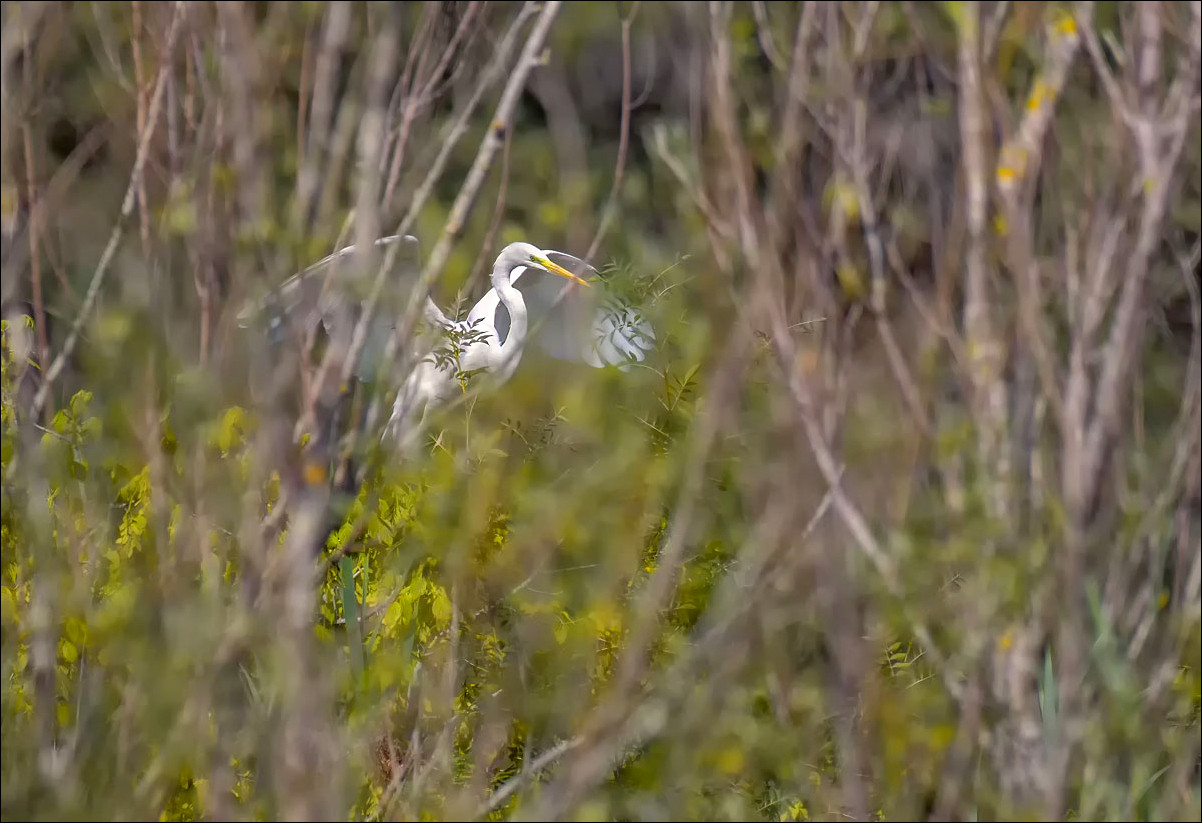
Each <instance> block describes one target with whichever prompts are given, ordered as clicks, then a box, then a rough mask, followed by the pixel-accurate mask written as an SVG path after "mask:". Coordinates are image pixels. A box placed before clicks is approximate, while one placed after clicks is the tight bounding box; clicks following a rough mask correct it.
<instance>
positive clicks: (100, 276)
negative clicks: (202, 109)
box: [9, 0, 187, 470]
mask: <svg viewBox="0 0 1202 823" xmlns="http://www.w3.org/2000/svg"><path fill="white" fill-rule="evenodd" d="M186 8H187V4H186V3H185V2H183V0H176V3H175V4H174V6H173V9H172V14H171V26H170V28H169V29H168V31H167V45H166V47H165V48H164V49H163V64H162V66H161V67H160V68H159V76H158V80H156V81H155V85H154V94H153V95H152V96H151V98H150V111H149V115H148V117H147V121H146V129H145V130H144V131H143V132H142V133H141V134H140V135H139V140H138V153H137V156H136V157H135V158H134V167H133V171H132V172H130V176H129V184H128V186H127V187H126V189H125V197H124V199H123V200H122V202H121V211H120V213H119V214H118V215H117V223H116V225H115V226H113V231H112V233H111V234H110V235H109V240H108V244H107V245H106V246H105V247H104V252H103V253H102V254H101V255H100V262H99V263H97V264H96V271H94V272H93V273H92V280H91V282H90V283H89V284H88V290H87V293H85V294H84V298H83V304H82V305H81V306H80V308H79V314H78V315H76V317H75V322H74V323H72V324H71V331H70V332H69V333H68V334H67V339H66V341H64V343H63V348H62V350H61V351H60V352H59V353H58V356H57V357H56V358H55V359H54V362H53V363H52V364H51V365H50V368H49V369H47V371H46V378H45V380H44V381H43V382H42V385H41V387H40V388H39V389H38V393H37V394H36V395H35V396H34V399H33V407H32V410H31V414H30V417H31V418H32V419H35V420H36V419H37V418H38V417H39V416H40V415H41V413H42V408H43V407H44V406H45V405H46V399H47V398H48V397H49V395H50V389H51V387H52V386H53V385H54V381H55V379H57V378H58V376H59V374H60V373H61V372H62V370H63V368H64V367H65V366H66V364H67V360H68V359H69V358H70V357H71V354H72V353H73V352H74V351H75V346H76V344H77V343H78V342H79V334H80V332H81V331H82V330H83V326H84V323H86V322H87V320H88V317H89V315H91V313H92V308H93V307H94V306H95V305H96V298H97V297H98V296H99V294H100V287H101V286H102V285H104V279H105V276H106V275H107V274H108V270H109V266H111V265H112V262H113V257H114V256H116V254H117V246H118V245H119V244H120V243H121V238H122V237H123V236H124V234H125V226H126V224H127V223H128V222H129V218H130V215H131V214H132V213H133V209H134V204H135V202H136V200H137V192H138V188H139V185H140V182H141V179H142V174H143V172H144V170H145V168H146V158H147V156H148V154H149V150H150V140H151V138H152V137H153V136H154V131H155V126H156V125H157V124H158V120H159V109H160V108H161V107H162V103H163V92H164V91H165V89H166V88H167V74H168V72H170V71H171V68H172V66H171V55H172V52H173V51H174V50H175V41H176V38H177V37H178V35H179V30H180V26H181V24H182V23H183V20H184V17H185V16H186V15H185V9H186ZM9 465H10V470H11V467H12V466H14V465H16V461H14V462H13V463H11V464H9Z"/></svg>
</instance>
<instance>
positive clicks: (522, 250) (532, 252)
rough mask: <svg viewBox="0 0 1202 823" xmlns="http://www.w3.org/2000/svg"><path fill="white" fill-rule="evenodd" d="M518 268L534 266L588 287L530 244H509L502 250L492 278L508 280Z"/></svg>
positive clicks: (585, 282)
mask: <svg viewBox="0 0 1202 823" xmlns="http://www.w3.org/2000/svg"><path fill="white" fill-rule="evenodd" d="M519 266H536V267H538V268H540V269H543V270H544V271H549V272H551V274H557V275H559V276H560V277H564V278H567V279H568V280H571V281H572V282H574V283H579V284H580V285H582V286H587V285H589V284H588V281H586V280H582V279H580V278H579V277H577V276H576V275H574V274H572V273H571V272H570V271H568V270H567V269H565V268H564V267H563V266H561V265H559V264H558V263H553V262H552V261H551V260H549V259H547V255H546V254H544V253H543V250H542V249H540V248H539V247H538V246H535V245H533V244H531V243H510V244H509V245H508V246H506V247H505V248H504V249H502V250H501V253H500V255H498V256H497V263H496V266H494V267H493V276H494V277H496V276H497V275H498V274H499V275H502V276H504V277H506V278H508V277H509V276H510V275H511V274H512V273H513V270H514V269H516V268H518V267H519Z"/></svg>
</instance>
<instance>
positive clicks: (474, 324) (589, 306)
mask: <svg viewBox="0 0 1202 823" xmlns="http://www.w3.org/2000/svg"><path fill="white" fill-rule="evenodd" d="M396 242H404V243H405V245H406V247H407V248H406V249H405V251H406V252H407V257H406V263H407V265H408V266H409V267H412V268H413V269H415V270H416V269H418V268H420V266H419V265H418V263H417V254H416V252H417V240H416V238H414V237H412V236H408V235H405V236H400V235H397V236H392V237H383V238H380V239H379V240H377V241H375V245H376V246H377V247H382V246H386V245H390V244H392V243H396ZM354 250H355V247H354V246H348V247H346V248H344V249H341V250H339V251H337V252H335V253H334V254H331V255H329V256H328V257H326V258H324V259H323V260H321V261H319V262H317V263H315V264H313V265H312V266H309V267H308V268H307V269H305V271H303V272H301V273H300V274H298V275H295V276H294V277H292V278H290V279H289V280H287V281H286V282H285V283H283V284H282V285H281V286H280V287H279V288H277V289H276V290H274V291H273V293H272V294H271V295H269V296H268V298H267V299H266V300H265V301H264V302H263V303H260V304H259V305H258V306H257V307H256V308H255V312H258V311H262V310H263V309H264V308H267V307H274V308H275V309H276V310H277V311H282V313H283V314H284V315H286V316H289V317H291V316H294V315H295V312H296V311H297V309H299V308H301V307H302V306H306V308H307V309H308V310H310V311H311V310H312V309H313V308H315V309H316V310H317V312H318V313H319V315H320V317H321V320H322V323H323V325H324V327H325V329H326V333H327V334H328V335H329V336H330V337H331V338H332V339H337V340H342V341H346V342H349V339H350V335H351V332H352V330H353V328H354V325H355V323H356V322H357V319H358V314H359V312H358V310H357V306H355V305H353V301H348V300H347V299H346V296H345V292H343V291H342V290H339V289H337V288H334V289H330V288H327V287H326V286H325V285H324V280H325V278H323V277H319V276H316V275H318V274H320V273H321V272H323V271H325V269H326V268H327V267H328V266H329V265H331V264H333V263H335V262H336V261H337V260H339V259H342V258H344V257H347V256H349V255H351V254H353V253H354ZM415 273H416V272H415ZM548 275H556V277H551V276H548ZM580 275H588V276H589V277H590V278H592V280H593V282H592V283H590V282H588V281H586V280H585V279H583V278H582V277H581V276H580ZM491 279H492V288H491V289H490V290H489V291H488V292H487V293H486V294H485V295H484V296H483V297H482V298H481V299H480V300H479V301H478V302H477V303H476V304H475V305H474V306H473V307H472V309H471V311H469V312H468V315H467V317H466V319H464V320H451V319H450V318H448V317H447V316H446V315H445V314H444V313H443V312H442V311H440V310H439V308H438V307H437V306H436V305H435V304H434V302H433V301H432V300H431V299H430V297H429V296H428V295H427V296H426V298H425V303H424V307H423V312H422V314H423V318H424V319H425V321H426V323H427V324H428V325H430V326H432V327H434V328H435V330H438V331H440V332H441V333H442V334H443V336H444V337H445V338H446V340H447V344H446V345H444V346H441V347H433V346H432V347H430V349H429V350H428V351H426V352H425V354H424V356H422V357H420V359H419V361H418V362H417V363H416V365H415V366H414V369H413V371H412V372H411V373H410V374H409V375H408V377H407V379H406V380H405V381H404V382H403V384H402V385H401V388H400V390H399V391H398V393H397V396H396V400H395V402H394V404H393V410H392V415H391V417H390V419H389V421H388V424H387V425H386V427H385V433H384V436H385V437H395V438H396V439H397V440H398V442H399V443H400V444H401V445H402V447H403V448H404V447H408V446H411V445H412V444H413V442H414V439H415V437H416V436H418V435H419V434H420V432H421V431H422V430H423V428H424V425H425V421H426V419H427V417H428V415H429V413H430V412H431V411H433V410H435V409H436V408H438V407H440V406H443V405H445V404H447V403H448V402H450V401H451V400H452V399H453V398H455V397H457V396H460V395H462V394H463V393H464V388H465V384H466V383H468V382H472V381H476V380H477V379H478V377H477V376H479V377H482V378H483V380H482V381H481V382H479V383H474V384H473V389H475V388H477V387H479V388H493V389H495V388H498V387H500V386H501V385H502V384H504V383H505V382H507V381H508V380H509V379H510V378H511V377H512V376H513V374H514V372H515V370H516V369H517V368H518V366H519V364H520V363H521V359H522V353H523V351H524V349H525V347H526V345H527V343H528V342H530V341H531V340H533V341H534V342H535V343H536V344H537V345H538V346H539V348H540V349H542V351H543V352H545V353H546V354H548V355H550V356H551V357H554V358H556V359H559V360H568V361H576V362H581V363H586V364H588V365H590V366H592V367H594V368H604V367H606V366H617V367H618V368H620V369H623V370H624V369H626V368H628V367H629V366H630V364H631V363H634V362H641V361H642V360H644V359H645V357H646V355H647V352H649V351H650V350H651V349H652V347H653V346H654V344H655V332H654V330H653V329H652V327H651V325H650V324H649V323H648V322H647V321H646V320H645V319H644V318H643V317H642V315H641V314H640V313H639V312H638V311H637V310H635V309H634V308H632V307H631V306H629V305H627V304H625V303H624V302H623V301H620V300H618V299H617V297H616V296H615V295H614V294H613V293H612V292H611V291H610V290H609V289H607V288H606V287H605V284H604V282H603V281H602V280H601V279H600V277H599V273H598V272H597V270H596V269H594V268H592V267H591V266H588V265H586V264H585V263H584V262H583V261H582V260H580V259H579V258H577V257H573V256H572V255H570V254H565V253H564V252H559V251H554V250H543V249H539V248H538V247H536V246H534V245H531V244H530V243H512V244H510V245H509V246H506V247H505V248H504V249H503V250H502V251H501V253H500V255H498V256H497V259H496V262H495V263H494V265H493V270H492V275H491ZM565 281H569V282H565ZM301 313H302V314H308V311H302V312H301ZM247 316H248V314H246V313H244V315H243V319H244V320H245V319H246V317H247ZM302 322H310V321H308V319H307V318H304V319H302ZM395 322H396V318H395V317H391V316H389V315H388V313H387V312H380V311H377V312H376V313H375V316H374V318H373V321H372V327H371V328H370V329H369V331H368V344H367V346H366V347H365V349H364V351H363V356H362V357H361V358H360V362H359V364H358V369H357V373H358V374H359V376H360V378H361V379H365V380H370V379H371V377H372V375H373V374H374V372H375V364H376V362H377V361H378V359H379V357H380V354H381V353H382V352H383V350H384V347H385V345H386V343H387V340H388V338H389V336H390V335H391V334H392V332H393V328H394V325H395ZM283 323H284V320H283V319H282V318H281V317H280V315H279V314H274V315H273V316H272V317H271V320H270V330H271V333H272V336H273V337H275V338H277V339H278V337H279V330H280V329H281V328H282V327H283Z"/></svg>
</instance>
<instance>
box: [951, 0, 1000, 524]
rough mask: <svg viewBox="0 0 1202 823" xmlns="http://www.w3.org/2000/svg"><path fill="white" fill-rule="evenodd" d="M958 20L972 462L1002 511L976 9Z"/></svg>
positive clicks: (975, 6)
mask: <svg viewBox="0 0 1202 823" xmlns="http://www.w3.org/2000/svg"><path fill="white" fill-rule="evenodd" d="M961 11H962V14H961V16H960V18H959V20H958V30H959V85H960V89H959V95H960V140H961V144H962V151H963V155H964V176H965V187H966V196H967V199H968V254H967V259H966V261H965V282H964V337H965V342H966V344H967V349H968V358H969V362H968V364H967V365H968V372H969V381H970V383H971V386H972V394H973V404H974V406H975V415H976V417H977V423H978V425H979V426H980V448H979V450H978V461H979V463H980V466H981V468H982V470H983V471H987V472H989V474H990V476H992V478H993V484H992V488H991V490H990V494H989V496H988V499H989V502H990V505H991V507H992V508H993V512H994V514H996V515H998V516H1005V513H1006V512H1007V510H1008V508H1009V506H1008V504H1007V498H1008V496H1009V491H1008V488H1007V486H1008V482H1009V474H1010V472H1009V456H1008V453H1007V450H1006V449H1005V448H1004V447H1003V444H1004V443H1005V428H1006V411H1007V409H1006V384H1005V382H1004V381H1003V375H1002V361H1003V358H1004V351H1003V348H1002V341H1001V339H1000V338H999V336H998V331H997V330H996V329H995V328H994V318H993V315H992V313H991V311H990V303H991V301H990V295H989V274H988V262H987V250H986V242H987V237H986V208H987V205H988V199H987V198H988V191H987V182H986V181H987V177H986V171H985V170H986V163H987V159H986V155H985V137H986V133H987V123H986V119H985V118H986V114H985V99H984V93H983V91H982V88H981V9H980V5H979V4H976V3H972V4H964V5H963V6H962V7H961Z"/></svg>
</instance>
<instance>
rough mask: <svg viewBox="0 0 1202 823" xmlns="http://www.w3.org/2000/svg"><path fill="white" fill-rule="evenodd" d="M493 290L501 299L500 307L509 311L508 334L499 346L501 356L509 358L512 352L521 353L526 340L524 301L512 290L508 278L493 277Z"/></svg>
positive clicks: (514, 289) (511, 284)
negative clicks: (502, 306)
mask: <svg viewBox="0 0 1202 823" xmlns="http://www.w3.org/2000/svg"><path fill="white" fill-rule="evenodd" d="M493 288H494V289H496V290H497V297H499V298H500V299H501V303H502V305H504V306H505V308H506V309H508V310H509V333H508V334H507V335H506V336H505V342H504V343H502V344H501V354H502V355H503V356H504V357H506V358H509V357H511V356H512V355H513V354H514V352H519V351H521V349H522V344H523V343H524V342H525V340H526V321H527V318H526V300H525V298H523V297H522V293H521V292H520V291H518V290H517V289H516V288H514V285H513V283H511V282H510V280H509V277H508V276H505V277H494V278H493Z"/></svg>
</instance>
